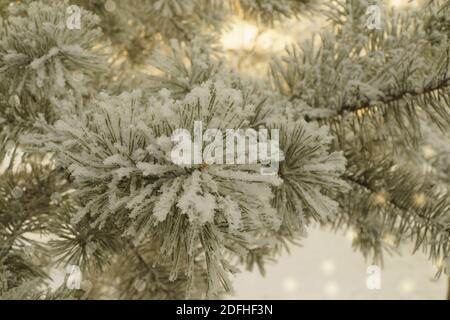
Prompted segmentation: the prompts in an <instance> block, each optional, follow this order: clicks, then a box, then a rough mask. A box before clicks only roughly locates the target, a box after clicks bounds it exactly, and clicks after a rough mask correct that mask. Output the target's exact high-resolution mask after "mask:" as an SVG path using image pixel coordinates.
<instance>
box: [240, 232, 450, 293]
mask: <svg viewBox="0 0 450 320" xmlns="http://www.w3.org/2000/svg"><path fill="white" fill-rule="evenodd" d="M353 236H354V234H353V233H352V232H348V233H347V234H345V235H342V234H333V233H332V232H330V231H329V230H322V229H320V228H318V227H317V228H311V229H310V231H309V236H308V237H307V239H305V240H304V241H303V243H302V245H303V247H292V248H291V254H290V255H289V254H284V255H283V256H282V257H281V258H280V259H279V260H278V261H277V262H276V263H275V264H272V265H271V266H269V267H268V268H267V270H266V271H267V274H266V276H264V277H263V276H261V275H260V273H259V272H258V271H256V270H255V271H253V272H243V273H241V274H239V275H237V277H236V279H235V282H234V283H235V290H236V294H235V297H233V298H236V299H275V300H276V299H418V300H421V299H433V300H434V299H440V300H445V299H446V296H447V278H446V277H445V276H442V277H441V278H440V279H438V280H435V279H434V275H435V272H436V269H435V267H433V266H432V265H431V263H430V262H429V261H428V259H427V257H426V256H425V255H424V254H422V253H421V252H418V253H416V254H414V255H411V252H412V248H411V247H407V246H405V247H403V248H401V250H400V252H399V253H398V254H397V253H396V254H394V255H392V256H388V255H385V259H384V267H383V268H381V274H380V280H381V283H380V289H379V290H370V289H368V287H367V285H366V282H367V280H368V278H369V277H370V276H371V275H370V274H369V273H368V270H367V268H368V267H369V266H370V265H371V263H370V262H368V261H364V258H363V257H362V255H361V254H359V253H355V252H354V251H353V249H352V248H351V239H352V237H353ZM387 241H388V239H387Z"/></svg>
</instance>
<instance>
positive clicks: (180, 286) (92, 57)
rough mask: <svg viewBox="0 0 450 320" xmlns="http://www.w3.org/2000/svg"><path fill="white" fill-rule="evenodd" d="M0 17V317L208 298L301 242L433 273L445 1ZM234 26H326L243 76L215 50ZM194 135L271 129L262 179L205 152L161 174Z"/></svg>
mask: <svg viewBox="0 0 450 320" xmlns="http://www.w3.org/2000/svg"><path fill="white" fill-rule="evenodd" d="M372 10H375V16H371V15H372ZM377 10H379V11H377ZM0 13H1V14H0V26H1V27H0V80H1V81H0V160H2V162H3V166H2V167H0V299H99V298H125V299H184V298H211V297H222V296H224V295H225V294H230V293H232V291H233V286H232V277H231V276H232V275H233V274H235V273H236V272H239V270H240V269H242V268H246V269H252V268H254V267H257V268H259V270H260V271H261V272H264V267H265V265H266V264H267V263H269V262H272V261H274V260H276V259H277V257H278V256H279V255H280V253H282V252H283V251H284V250H288V248H289V247H290V246H292V245H295V244H298V243H300V242H301V240H302V239H303V238H304V237H305V236H306V235H307V232H306V231H307V229H308V227H309V226H311V225H312V224H321V225H323V226H325V227H329V229H328V230H339V231H343V230H344V231H345V230H347V229H352V230H354V231H355V232H356V233H357V237H355V239H354V242H353V247H354V249H355V250H357V251H360V252H361V253H362V254H363V255H364V256H365V257H366V258H367V259H370V260H371V261H374V262H376V263H382V257H383V252H384V251H386V250H387V251H390V250H391V249H393V248H392V247H394V248H395V247H398V246H400V245H401V244H402V243H405V242H412V243H413V244H414V250H415V251H417V250H422V251H424V252H426V253H427V254H428V256H429V259H430V261H431V262H432V263H434V264H436V265H437V266H438V273H437V276H441V274H442V273H444V274H445V275H449V274H450V197H449V192H450V166H449V165H450V132H449V124H450V96H449V92H450V91H449V87H450V70H449V65H450V46H449V44H450V42H449V38H450V2H449V1H448V0H435V1H422V2H421V3H420V5H419V6H418V7H417V8H414V9H410V10H404V11H401V10H396V9H395V8H392V7H389V6H384V5H383V3H381V2H378V1H369V0H329V1H325V0H324V1H310V0H226V1H221V0H136V1H133V2H128V1H113V0H106V1H104V0H74V1H71V2H69V1H68V0H64V1H51V0H40V1H31V0H22V1H6V0H0ZM377 13H379V14H380V15H379V16H377V15H376V14H377ZM368 14H369V20H368ZM236 16H239V17H240V18H241V19H244V20H246V21H250V22H251V23H253V24H255V25H257V26H258V28H260V29H261V30H270V29H272V28H276V27H280V26H283V24H284V23H286V21H288V20H289V21H292V20H293V19H294V20H295V19H298V20H299V21H300V23H301V21H304V19H306V18H308V17H314V16H319V17H325V18H326V20H327V23H326V27H324V28H323V30H322V31H320V32H318V33H316V34H314V37H313V38H312V39H310V40H308V41H297V42H296V43H292V44H290V45H289V46H288V48H287V49H286V52H285V53H284V54H281V55H277V56H275V57H273V58H272V59H271V61H270V66H269V68H268V72H267V75H265V74H262V75H261V74H260V75H259V77H255V76H250V75H249V73H246V72H245V70H242V68H238V67H237V66H236V65H235V64H233V63H232V62H231V60H232V59H230V58H229V56H228V54H227V52H226V50H224V48H222V47H221V42H220V36H221V33H222V32H223V31H224V30H225V29H226V28H227V27H228V26H229V25H230V21H232V19H233V18H235V17H236ZM372 18H373V19H374V20H373V19H372ZM378 18H380V19H378ZM240 54H247V56H248V52H247V53H242V52H241V53H240ZM249 59H253V60H252V61H253V63H256V60H258V57H257V56H256V55H254V56H250V58H249ZM200 121H201V124H202V130H201V132H200V134H202V135H205V133H206V132H210V133H211V132H215V133H214V134H213V135H212V136H209V139H210V141H212V140H214V142H215V143H216V139H218V137H219V133H220V132H227V130H235V132H240V131H238V130H241V131H242V132H259V133H261V132H266V133H268V136H267V138H270V139H275V138H276V135H275V133H274V132H275V130H279V149H280V151H281V158H280V162H279V163H277V171H276V172H275V174H268V175H266V174H262V171H261V170H264V169H270V168H268V164H267V161H265V160H264V159H257V160H256V161H254V162H251V163H248V164H229V163H222V162H220V161H217V159H218V154H217V152H218V151H217V150H219V149H218V148H216V149H214V150H215V151H214V157H216V158H215V159H216V161H208V160H205V159H204V158H203V159H202V161H201V162H200V163H197V162H196V163H194V164H184V163H181V164H180V163H174V161H173V157H171V155H172V154H173V153H172V152H173V150H174V147H175V143H174V141H173V139H172V138H173V135H174V134H176V133H177V132H179V131H178V130H180V129H185V131H186V132H188V133H189V134H190V135H191V136H192V137H194V136H195V135H196V134H198V133H199V132H198V130H197V129H198V123H199V122H200ZM207 129H209V130H207ZM214 130H215V131H214ZM269 132H270V134H269ZM227 134H228V133H227ZM227 134H225V137H222V135H221V134H220V137H222V138H228V137H229V136H228V135H227ZM247 138H248V145H247V143H246V147H249V148H248V149H246V150H247V151H245V153H244V157H246V158H247V157H248V158H249V159H250V158H251V157H252V155H251V154H250V152H251V150H252V149H251V146H252V141H254V140H252V136H251V135H250V136H248V137H247ZM270 139H269V140H270ZM219 140H220V139H218V140H217V141H219ZM226 141H227V142H226V143H225V144H226V147H228V140H226ZM232 141H233V140H232ZM206 142H207V141H206V140H205V141H203V142H202V143H203V144H201V145H200V147H206V148H208V147H207V143H206ZM219 146H220V145H219ZM222 147H223V145H222ZM270 151H271V152H273V151H274V149H273V148H271V150H270ZM219 156H220V155H219ZM228 156H230V157H231V158H233V159H234V158H235V157H236V159H238V158H239V156H240V154H239V150H237V149H234V148H233V149H232V152H231V153H229V151H228V149H227V148H226V152H225V153H224V154H223V157H228ZM210 160H211V159H210ZM266 160H267V159H266ZM387 235H389V236H390V237H392V238H393V241H392V242H391V243H390V246H389V247H388V246H387V244H386V242H385V241H384V240H383V239H384V238H385V237H386V236H387ZM55 267H59V268H65V270H66V271H67V277H66V279H65V283H64V284H63V285H62V286H61V287H59V288H57V289H56V290H55V289H52V288H51V287H52V285H51V279H50V277H49V273H50V271H51V270H52V268H55ZM78 272H79V273H80V274H82V281H81V280H80V278H79V277H78V278H77V277H76V276H77V274H76V273H78ZM77 280H80V283H76V282H77ZM70 283H71V284H72V285H67V284H70Z"/></svg>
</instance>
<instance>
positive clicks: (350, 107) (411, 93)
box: [306, 77, 450, 121]
mask: <svg viewBox="0 0 450 320" xmlns="http://www.w3.org/2000/svg"><path fill="white" fill-rule="evenodd" d="M448 86H450V78H449V77H446V78H445V79H442V81H439V82H438V83H437V84H435V85H430V86H428V87H426V88H424V89H423V90H405V91H402V92H398V93H396V94H392V95H387V96H386V97H384V98H383V99H380V101H379V102H380V103H381V104H390V103H393V102H395V101H398V100H401V99H404V98H405V97H407V96H408V97H417V96H421V95H424V94H427V93H431V92H434V91H438V90H442V89H444V88H446V87H448ZM371 102H372V101H367V102H365V103H363V104H358V105H357V104H344V105H342V106H341V108H340V109H339V110H337V111H336V112H335V113H334V114H332V115H331V116H314V117H311V116H307V118H306V120H307V121H324V120H331V119H334V118H337V117H339V116H344V115H345V113H349V112H357V111H358V110H363V109H367V108H371V107H376V106H377V105H376V104H371Z"/></svg>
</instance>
